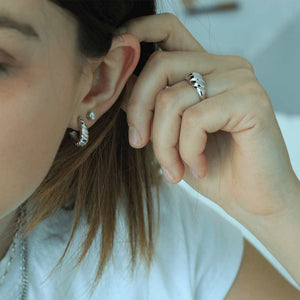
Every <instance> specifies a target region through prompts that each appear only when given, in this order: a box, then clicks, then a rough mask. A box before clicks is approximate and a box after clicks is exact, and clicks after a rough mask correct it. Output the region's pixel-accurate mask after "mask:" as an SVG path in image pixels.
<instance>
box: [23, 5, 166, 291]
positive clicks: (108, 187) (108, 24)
mask: <svg viewBox="0 0 300 300" xmlns="http://www.w3.org/2000/svg"><path fill="white" fill-rule="evenodd" d="M51 1H52V2H54V3H56V4H57V5H59V6H60V7H62V8H64V9H65V10H67V11H69V12H71V13H72V14H73V15H74V17H76V19H77V20H78V49H79V54H80V55H81V56H82V58H86V57H88V58H91V57H102V56H103V55H105V54H107V53H108V51H109V49H110V46H111V42H112V36H113V33H114V30H115V29H116V28H117V27H119V26H120V25H121V24H122V23H123V22H126V21H127V20H129V19H131V18H134V17H137V16H142V15H149V14H155V13H156V7H155V2H154V0H146V1H138V0H131V1H129V0H127V1H123V0H114V1H104V0H99V1H92V0H77V1H67V0H64V1H63V0H51ZM156 49H158V48H157V46H156V44H154V43H141V59H140V61H139V64H138V66H137V68H136V70H135V72H134V73H135V74H136V75H139V73H140V71H141V70H142V68H143V66H144V64H145V62H146V61H147V59H148V58H149V56H150V55H151V53H153V52H154V51H155V50H156ZM125 95H126V88H125V89H124V90H123V91H122V93H121V95H120V97H119V98H118V100H117V101H116V102H115V104H114V105H113V106H112V107H111V109H110V110H109V111H107V112H106V113H105V114H104V115H103V116H102V117H101V118H100V119H99V120H98V121H97V123H96V124H95V125H94V126H93V127H92V128H91V129H90V141H89V143H88V145H87V147H85V148H83V149H80V148H77V147H75V145H74V141H72V140H71V139H70V136H69V129H68V130H67V132H66V133H65V136H64V138H63V140H62V143H61V145H60V147H59V150H58V152H57V154H56V157H55V160H54V162H53V165H52V166H51V168H50V170H49V172H48V174H47V176H46V177H45V179H44V180H43V182H42V183H41V184H40V186H39V187H38V189H37V190H36V191H35V192H34V193H33V194H32V195H31V197H30V198H28V199H27V200H26V202H25V204H24V205H26V206H27V208H28V207H30V209H27V211H28V215H27V216H26V218H25V219H24V220H23V222H22V223H21V226H22V227H23V228H24V234H25V236H29V234H30V233H31V231H32V230H33V229H34V228H35V227H36V226H37V225H38V224H39V223H40V222H41V221H42V220H44V219H45V218H47V217H50V216H54V215H56V214H57V213H58V212H59V211H60V210H61V209H66V210H74V213H75V215H74V219H73V225H72V231H71V235H70V239H69V241H68V244H67V246H66V248H65V251H64V253H63V255H62V256H61V258H60V260H59V262H58V264H60V263H61V262H62V259H63V258H64V256H65V254H66V251H67V249H68V247H69V245H70V242H71V240H72V238H73V235H74V232H75V229H76V228H77V225H78V223H79V220H80V216H81V211H82V210H84V211H85V213H86V217H87V224H88V225H89V232H88V235H87V237H86V240H85V242H84V244H83V246H82V249H81V250H82V251H81V256H80V258H79V260H78V262H77V264H76V266H78V265H79V264H80V263H81V262H82V260H83V258H84V257H85V256H86V254H87V251H88V250H89V248H90V247H91V244H92V242H93V240H94V238H95V236H96V233H97V231H98V229H99V227H100V226H101V251H100V254H99V257H100V260H99V265H98V272H97V276H96V278H95V281H94V286H95V285H96V283H97V282H99V281H100V279H101V277H102V275H103V272H104V269H105V266H106V264H107V262H108V260H109V258H110V257H111V254H112V250H113V245H114V235H115V227H116V213H117V209H118V207H119V206H120V205H122V206H123V207H124V208H125V211H126V222H127V224H126V225H127V228H128V229H129V239H130V249H131V270H132V271H133V269H134V266H135V265H136V258H137V255H138V254H140V256H141V257H142V258H143V259H144V261H145V262H146V264H147V268H148V270H149V268H150V264H151V262H152V256H153V251H154V243H153V231H154V229H153V228H154V224H155V220H154V215H155V214H154V210H153V204H154V203H153V195H152V188H155V189H156V195H155V198H156V199H157V203H158V220H159V187H160V184H161V181H162V175H161V173H160V166H159V164H158V161H157V160H156V158H155V155H154V152H153V148H152V143H151V141H149V143H148V144H147V146H145V147H144V148H142V149H134V148H132V147H131V146H130V145H129V142H128V124H127V118H126V114H125V112H124V111H123V110H122V109H121V104H122V99H123V98H124V96H125ZM122 195H124V197H123V196H122ZM144 210H145V211H146V216H145V215H144ZM145 223H147V225H145ZM157 225H158V227H159V224H157ZM57 266H58V265H56V267H57ZM56 267H55V268H56Z"/></svg>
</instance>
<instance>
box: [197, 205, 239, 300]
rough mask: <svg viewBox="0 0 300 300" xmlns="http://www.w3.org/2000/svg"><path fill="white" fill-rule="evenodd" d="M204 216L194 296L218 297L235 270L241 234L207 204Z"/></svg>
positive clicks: (223, 293) (222, 295)
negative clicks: (205, 224) (204, 225)
mask: <svg viewBox="0 0 300 300" xmlns="http://www.w3.org/2000/svg"><path fill="white" fill-rule="evenodd" d="M204 205H205V204H204ZM205 217H206V218H207V220H205V221H206V222H207V226H206V227H205V234H203V236H202V240H201V243H200V245H199V248H198V249H197V254H196V277H195V299H197V300H198V299H199V300H200V299H205V300H221V299H224V298H225V296H226V295H227V293H228V292H229V290H230V288H231V286H232V284H233V282H234V280H235V278H236V276H237V274H238V271H239V268H240V264H241V261H242V256H243V251H244V238H243V235H242V232H241V231H240V230H239V229H238V228H237V227H236V226H235V225H233V224H232V223H230V222H229V221H228V220H226V219H225V218H224V217H223V216H221V215H220V214H218V213H217V212H216V211H214V210H213V209H211V208H210V207H207V212H206V215H205Z"/></svg>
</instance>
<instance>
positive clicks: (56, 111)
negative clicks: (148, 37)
mask: <svg viewBox="0 0 300 300" xmlns="http://www.w3.org/2000/svg"><path fill="white" fill-rule="evenodd" d="M0 12H1V14H3V15H9V16H10V17H11V18H13V19H15V20H16V21H18V22H25V23H28V24H30V25H32V26H33V27H34V28H35V30H36V31H37V33H38V34H39V36H40V39H41V41H39V42H38V41H31V38H29V39H28V38H27V37H25V36H23V35H22V34H20V33H18V32H17V31H16V30H11V29H0V49H4V50H5V51H6V52H8V53H9V54H10V55H11V56H13V57H14V58H15V61H14V62H13V63H11V66H10V67H9V69H8V74H6V73H3V72H1V77H0V78H1V85H0V111H1V118H0V127H1V128H2V130H1V132H0V140H1V141H2V143H0V166H1V168H0V259H1V258H3V256H4V255H5V253H6V252H7V250H8V247H9V245H10V244H11V242H12V238H13V233H14V222H15V220H16V210H17V208H18V207H19V206H20V205H21V204H22V203H23V202H24V201H25V200H26V199H28V198H29V197H30V196H31V195H32V194H33V193H34V191H35V190H36V189H37V188H38V187H39V185H40V184H41V182H42V180H43V179H44V178H45V177H46V175H47V173H48V171H49V169H50V167H51V165H52V163H53V161H54V158H55V156H56V153H57V151H58V149H59V146H60V144H61V141H62V139H63V137H64V134H65V132H66V130H67V128H71V129H73V130H77V131H79V130H80V127H79V125H78V117H79V116H81V117H83V118H84V120H85V121H86V124H87V127H88V128H90V127H92V126H93V124H94V123H96V122H97V120H98V119H99V118H100V117H101V116H102V115H103V114H104V113H105V112H106V111H107V110H109V109H110V108H111V106H112V105H113V104H114V103H115V101H116V100H117V99H118V97H119V95H120V94H121V92H122V90H123V88H124V86H125V84H126V82H127V81H129V82H131V80H133V81H134V80H135V78H134V77H135V76H134V75H132V73H133V71H134V70H135V68H136V66H137V64H138V61H139V57H140V43H139V40H138V39H137V38H135V37H134V36H131V35H127V36H126V37H125V38H122V39H121V38H120V36H117V35H116V36H114V38H113V43H112V46H111V49H110V51H109V52H108V54H107V55H106V56H105V57H102V58H101V59H97V60H96V59H93V60H92V59H89V60H87V61H84V64H83V72H82V73H79V71H78V70H79V66H80V64H79V57H78V52H77V48H76V35H77V32H76V19H75V18H73V17H72V16H71V15H70V14H67V13H65V11H64V10H63V9H61V8H60V7H58V6H56V5H55V4H53V3H51V2H49V1H46V0H22V1H6V0H0ZM53 20H55V22H54V21H53ZM0 63H7V64H8V63H10V60H8V58H7V57H6V56H5V55H4V53H2V52H1V51H0ZM131 75H132V76H131ZM130 76H131V77H130ZM129 77H130V78H129ZM107 82H109V84H103V83H107ZM90 111H94V112H95V114H96V120H94V121H92V120H87V119H86V114H87V113H88V112H90ZM74 147H75V145H74Z"/></svg>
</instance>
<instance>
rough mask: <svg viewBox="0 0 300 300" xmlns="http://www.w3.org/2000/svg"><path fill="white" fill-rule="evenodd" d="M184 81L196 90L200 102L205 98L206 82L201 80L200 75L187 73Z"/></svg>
mask: <svg viewBox="0 0 300 300" xmlns="http://www.w3.org/2000/svg"><path fill="white" fill-rule="evenodd" d="M185 80H186V81H187V82H188V83H189V84H190V85H191V86H192V87H194V88H195V89H196V90H197V93H198V95H199V96H200V101H202V100H204V99H206V98H207V95H206V82H205V80H204V79H203V77H202V75H201V74H200V73H197V72H192V73H189V74H187V75H186V76H185Z"/></svg>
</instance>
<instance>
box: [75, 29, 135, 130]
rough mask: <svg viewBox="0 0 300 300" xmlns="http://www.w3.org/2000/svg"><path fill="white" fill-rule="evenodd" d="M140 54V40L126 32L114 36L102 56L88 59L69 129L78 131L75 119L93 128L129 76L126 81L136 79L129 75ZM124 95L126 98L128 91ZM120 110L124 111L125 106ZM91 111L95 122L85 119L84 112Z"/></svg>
mask: <svg viewBox="0 0 300 300" xmlns="http://www.w3.org/2000/svg"><path fill="white" fill-rule="evenodd" d="M140 53H141V46H140V41H139V40H138V39H137V38H136V37H135V36H133V35H131V34H128V33H125V34H123V35H116V36H114V37H113V40H112V45H111V48H110V50H109V52H108V53H107V55H106V56H105V57H102V58H100V59H93V60H91V59H89V60H88V63H87V65H86V66H85V69H86V71H85V72H83V74H82V75H81V76H82V78H80V80H79V84H78V87H77V88H78V90H79V91H80V92H78V93H77V95H78V99H77V100H76V102H77V105H76V108H75V109H74V111H73V113H72V116H71V121H70V123H69V128H72V129H73V130H77V131H79V130H80V127H79V124H78V117H81V118H82V119H84V120H85V122H86V124H87V127H88V128H89V127H92V126H93V124H94V123H96V122H97V120H98V119H99V118H100V117H101V116H102V115H103V114H104V113H105V112H106V111H108V110H109V109H110V108H111V107H112V105H113V104H114V103H115V101H116V100H117V99H118V97H119V96H120V94H121V92H122V90H123V89H124V86H125V84H126V83H127V81H128V79H129V77H130V76H131V75H132V76H131V79H130V80H129V82H131V83H132V82H135V80H136V79H133V78H134V77H136V76H135V75H134V74H132V73H133V72H134V70H135V68H136V66H137V64H138V62H139V59H140ZM132 79H133V81H132ZM131 88H132V84H131ZM125 95H127V96H126V97H128V95H129V94H128V89H126V92H125ZM124 100H125V99H124ZM125 107H126V106H125ZM122 108H123V109H124V106H122ZM92 111H93V112H94V113H95V115H96V119H95V120H89V119H87V117H86V115H87V113H88V112H92Z"/></svg>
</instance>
